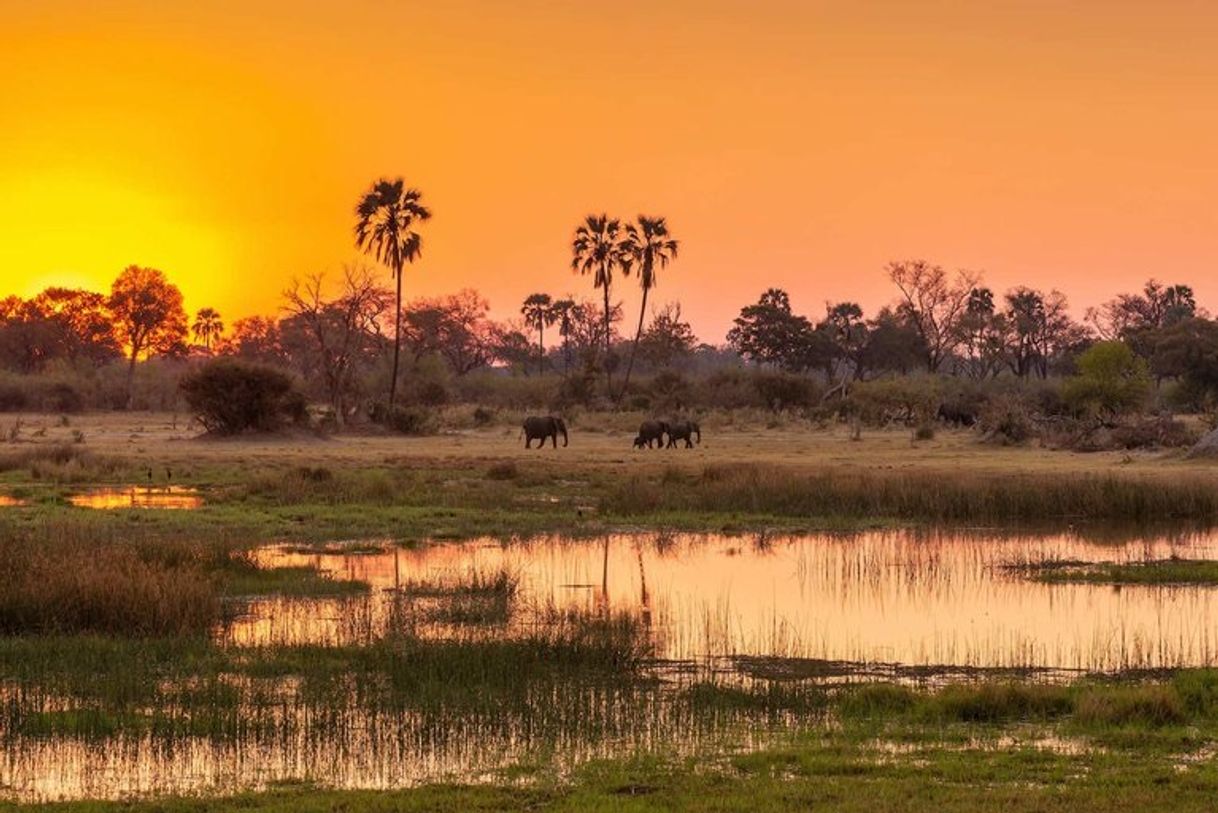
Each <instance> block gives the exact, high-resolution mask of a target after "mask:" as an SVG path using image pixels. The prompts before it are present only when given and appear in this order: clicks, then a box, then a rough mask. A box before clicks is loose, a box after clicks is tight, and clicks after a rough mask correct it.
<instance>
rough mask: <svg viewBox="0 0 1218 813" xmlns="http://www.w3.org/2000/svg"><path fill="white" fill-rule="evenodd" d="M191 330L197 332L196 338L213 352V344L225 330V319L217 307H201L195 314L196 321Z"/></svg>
mask: <svg viewBox="0 0 1218 813" xmlns="http://www.w3.org/2000/svg"><path fill="white" fill-rule="evenodd" d="M191 332H192V333H194V334H195V338H196V339H198V340H199V342H200V343H201V344H202V345H203V347H204V348H205V349H206V350H207V351H208V352H211V346H212V344H214V343H215V341H216V339H218V338H220V334H221V333H223V332H224V321H223V320H222V319H221V318H220V314H219V312H218V311H217V310H216V309H215V308H200V309H199V312H198V313H196V314H195V323H194V325H193V326H192V327H191Z"/></svg>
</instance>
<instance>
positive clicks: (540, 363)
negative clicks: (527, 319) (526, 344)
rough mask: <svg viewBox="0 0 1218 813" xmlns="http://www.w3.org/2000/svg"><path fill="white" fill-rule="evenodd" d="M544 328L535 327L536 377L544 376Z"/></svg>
mask: <svg viewBox="0 0 1218 813" xmlns="http://www.w3.org/2000/svg"><path fill="white" fill-rule="evenodd" d="M545 330H546V329H545V326H544V325H543V324H540V323H539V324H538V326H537V375H538V376H543V375H545V374H546V339H545Z"/></svg>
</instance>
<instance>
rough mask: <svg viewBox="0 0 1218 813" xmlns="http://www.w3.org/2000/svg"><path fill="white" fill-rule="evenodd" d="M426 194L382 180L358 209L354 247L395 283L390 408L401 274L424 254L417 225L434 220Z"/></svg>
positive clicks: (396, 181) (399, 335)
mask: <svg viewBox="0 0 1218 813" xmlns="http://www.w3.org/2000/svg"><path fill="white" fill-rule="evenodd" d="M422 198H423V193H422V192H420V191H419V190H417V189H407V188H406V183H405V181H403V180H402V179H401V178H396V179H394V180H392V181H391V180H388V179H386V178H381V179H380V180H378V181H376V182H375V183H374V184H372V188H371V189H369V190H368V191H367V192H366V193H364V196H363V197H362V198H361V199H360V202H359V204H358V205H357V206H356V207H355V218H356V220H355V245H356V248H359V249H360V250H362V251H363V252H364V253H366V254H370V255H372V256H373V257H375V258H376V260H377V262H380V263H383V264H385V265H387V266H389V270H390V271H392V272H393V279H394V282H395V283H396V289H397V290H396V296H395V298H394V312H393V316H394V318H393V373H392V375H391V377H390V379H389V408H390V411H392V409H393V403H394V399H395V398H396V396H397V386H398V357H399V356H400V354H401V350H402V272H403V271H404V270H405V268H406V265H407V263H413V262H414V261H415V260H417V259H418V258H419V257H420V256H421V255H422V253H423V238H422V236H421V235H420V234H419V233H418V232H417V231H415V227H416V225H417V224H419V223H421V222H422V221H425V220H428V219H429V218H430V217H431V210H430V209H428V208H427V207H426V206H424V205H423V201H422Z"/></svg>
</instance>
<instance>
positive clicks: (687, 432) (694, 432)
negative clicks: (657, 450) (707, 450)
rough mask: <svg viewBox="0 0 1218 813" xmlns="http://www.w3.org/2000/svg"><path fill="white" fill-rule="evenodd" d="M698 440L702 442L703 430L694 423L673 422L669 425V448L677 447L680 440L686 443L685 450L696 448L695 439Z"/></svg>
mask: <svg viewBox="0 0 1218 813" xmlns="http://www.w3.org/2000/svg"><path fill="white" fill-rule="evenodd" d="M695 436H696V437H697V438H698V442H699V443H701V442H702V428H701V427H699V426H698V424H696V423H695V422H693V421H673V422H672V423H670V424H669V425H668V448H669V449H671V448H672V447H674V446H676V445H677V441H678V440H683V441H685V448H686V449H692V448H694V441H693V438H694V437H695Z"/></svg>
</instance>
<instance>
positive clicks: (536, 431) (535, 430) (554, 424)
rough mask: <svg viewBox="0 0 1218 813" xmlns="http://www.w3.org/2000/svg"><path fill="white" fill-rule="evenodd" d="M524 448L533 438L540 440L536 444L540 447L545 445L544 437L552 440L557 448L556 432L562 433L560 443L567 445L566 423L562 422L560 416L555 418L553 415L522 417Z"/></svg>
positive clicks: (527, 446)
mask: <svg viewBox="0 0 1218 813" xmlns="http://www.w3.org/2000/svg"><path fill="white" fill-rule="evenodd" d="M522 428H523V429H524V448H526V449H528V448H529V444H531V443H532V442H533V441H534V440H540V441H541V443H539V444H537V448H538V449H540V448H541V447H542V446H545V445H546V438H549V439H550V440H551V441H553V442H554V448H555V449H557V448H558V433H559V432H561V433H562V445H563V446H566V445H567V425H566V424H565V423H563V420H562V418H556V417H554V416H553V415H546V416H545V417H537V416H534V417H529V418H525V419H524V426H523V427H522Z"/></svg>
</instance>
